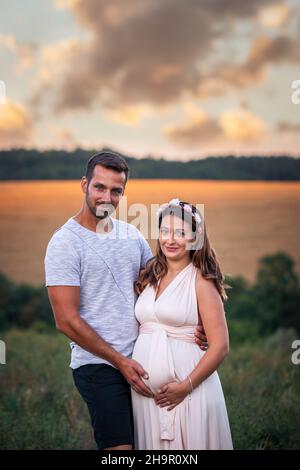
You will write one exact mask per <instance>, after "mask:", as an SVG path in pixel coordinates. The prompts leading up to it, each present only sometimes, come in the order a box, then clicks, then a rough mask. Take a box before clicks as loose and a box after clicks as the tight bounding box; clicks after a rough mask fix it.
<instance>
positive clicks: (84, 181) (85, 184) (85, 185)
mask: <svg viewBox="0 0 300 470" xmlns="http://www.w3.org/2000/svg"><path fill="white" fill-rule="evenodd" d="M88 185H89V183H88V180H87V177H86V176H83V177H82V178H81V189H82V191H83V192H84V194H86V193H87V189H88Z"/></svg>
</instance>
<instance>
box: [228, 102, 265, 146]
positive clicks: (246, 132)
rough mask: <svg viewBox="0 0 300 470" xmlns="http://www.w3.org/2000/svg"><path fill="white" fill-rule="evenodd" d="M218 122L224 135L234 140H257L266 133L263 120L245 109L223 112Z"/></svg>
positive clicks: (248, 141)
mask: <svg viewBox="0 0 300 470" xmlns="http://www.w3.org/2000/svg"><path fill="white" fill-rule="evenodd" d="M220 123H221V126H222V129H223V132H224V135H225V136H226V137H227V138H228V140H232V141H235V142H245V143H250V142H259V141H261V140H262V139H263V138H264V137H265V135H266V125H265V123H264V121H263V120H262V119H261V118H259V117H258V116H255V115H254V114H253V113H251V112H250V111H248V110H245V109H238V110H235V111H229V112H226V113H224V114H223V115H222V116H221V118H220Z"/></svg>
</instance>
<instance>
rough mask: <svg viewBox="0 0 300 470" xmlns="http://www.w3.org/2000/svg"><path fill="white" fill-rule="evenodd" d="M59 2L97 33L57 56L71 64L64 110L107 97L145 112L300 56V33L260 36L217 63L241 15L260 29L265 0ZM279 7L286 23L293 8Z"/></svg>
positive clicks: (60, 106) (246, 79)
mask: <svg viewBox="0 0 300 470" xmlns="http://www.w3.org/2000/svg"><path fill="white" fill-rule="evenodd" d="M56 4H57V6H58V7H59V8H69V9H70V11H71V12H72V13H73V14H74V16H75V17H76V18H77V20H78V22H79V23H80V24H81V25H82V26H83V27H84V28H85V29H86V30H87V32H88V33H89V35H88V39H85V40H84V41H82V42H80V43H79V42H77V43H76V44H74V45H73V48H72V49H69V50H68V51H65V57H64V58H63V54H62V58H61V59H57V60H58V61H59V62H60V63H61V62H63V64H64V66H65V67H64V71H63V72H62V73H61V74H59V73H57V83H56V85H57V90H58V99H57V102H56V110H57V111H60V112H62V111H66V110H75V109H88V108H91V107H93V106H94V105H95V104H96V103H99V102H100V103H101V105H102V107H103V108H105V109H107V110H109V111H110V112H111V114H110V115H111V116H112V117H113V118H115V117H116V112H118V109H119V108H121V109H123V110H130V113H129V114H130V115H138V114H139V110H140V109H141V106H145V105H150V106H155V107H156V106H157V107H164V106H165V107H167V106H170V105H173V104H174V103H177V102H179V101H180V100H183V99H184V98H185V97H186V96H193V97H207V96H215V95H216V94H217V95H218V94H219V95H220V94H224V92H225V89H226V87H224V83H225V84H227V85H231V86H236V87H240V86H241V85H242V86H249V85H251V84H253V83H257V82H260V81H262V80H263V79H264V76H265V68H264V67H265V64H266V63H270V62H272V61H275V62H276V61H280V60H295V58H297V60H298V55H297V54H296V53H295V51H296V49H295V45H294V44H293V43H292V40H290V39H287V38H286V39H284V38H273V39H266V38H265V39H257V40H256V41H254V43H253V45H252V48H251V50H250V52H249V57H248V58H246V60H245V62H244V63H241V64H235V63H234V62H233V61H232V57H227V58H226V63H224V62H223V60H221V59H219V64H214V66H212V65H211V64H210V63H209V61H210V59H211V57H212V56H213V55H214V53H215V52H218V45H217V43H218V40H220V39H221V41H219V42H221V43H222V41H230V40H233V41H234V40H236V36H235V28H234V26H235V25H236V24H237V23H238V22H239V21H240V20H244V21H251V22H252V24H253V28H255V24H256V23H257V18H258V16H259V13H260V12H261V11H262V2H261V0H251V1H250V2H249V1H248V2H242V1H240V0H201V1H200V0H199V1H195V0H185V1H182V0H152V1H149V0H128V1H126V2H124V0H115V1H114V2H113V3H112V2H111V1H110V0H102V1H101V2H99V0H57V2H56ZM268 6H270V8H271V6H273V7H274V1H272V0H265V1H264V2H263V7H264V8H266V7H268ZM281 7H283V8H281ZM274 8H275V7H274ZM276 8H277V10H276V9H275V10H274V9H273V14H274V17H276V18H277V20H276V21H277V24H279V23H280V21H282V22H283V17H284V11H286V9H285V8H284V2H283V1H279V2H277V3H276ZM274 11H276V12H277V13H276V14H277V16H276V14H275V13H274ZM261 15H262V16H260V18H262V19H261V20H260V21H262V22H263V21H265V20H264V18H265V16H264V14H263V13H261ZM278 18H280V19H281V20H279V19H278ZM276 21H275V20H273V24H275V23H276ZM57 47H58V48H59V47H60V46H59V45H58V46H57ZM291 48H292V50H293V53H292V54H291V52H290V49H291ZM221 57H224V55H223V56H221ZM228 64H229V65H228ZM121 114H123V116H124V113H121ZM125 115H126V112H125ZM127 115H128V113H127ZM141 115H143V114H141ZM131 119H132V118H131V117H130V116H129V121H128V119H125V122H127V123H128V122H130V120H131ZM121 120H122V119H121ZM133 120H134V119H133Z"/></svg>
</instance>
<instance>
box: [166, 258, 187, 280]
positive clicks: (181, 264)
mask: <svg viewBox="0 0 300 470" xmlns="http://www.w3.org/2000/svg"><path fill="white" fill-rule="evenodd" d="M190 262H191V260H190V259H189V258H184V259H180V260H167V266H168V274H170V275H171V276H172V275H176V274H178V273H179V272H180V271H182V270H183V269H184V268H186V267H187V266H188V265H189V264H190Z"/></svg>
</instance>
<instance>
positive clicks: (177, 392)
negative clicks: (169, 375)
mask: <svg viewBox="0 0 300 470" xmlns="http://www.w3.org/2000/svg"><path fill="white" fill-rule="evenodd" d="M189 392H190V388H189V384H188V383H187V382H186V380H183V381H182V382H169V383H168V384H166V385H164V386H163V387H161V389H160V390H159V391H158V393H157V394H156V395H155V396H154V400H155V403H156V404H157V405H158V406H160V407H161V408H164V407H166V406H168V407H169V408H168V411H170V410H173V408H175V406H177V405H179V403H181V402H182V401H183V400H184V399H185V398H186V396H187V395H188V394H189Z"/></svg>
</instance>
